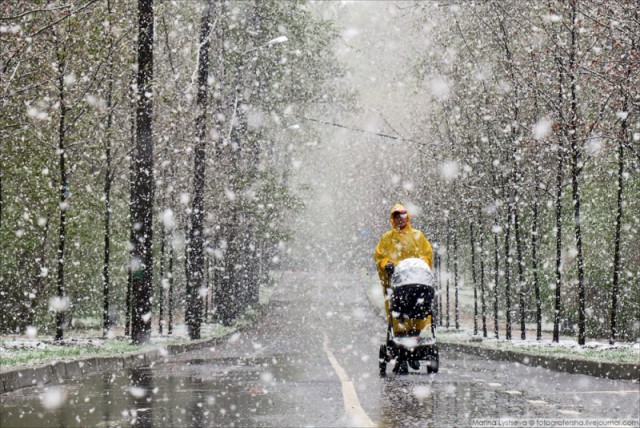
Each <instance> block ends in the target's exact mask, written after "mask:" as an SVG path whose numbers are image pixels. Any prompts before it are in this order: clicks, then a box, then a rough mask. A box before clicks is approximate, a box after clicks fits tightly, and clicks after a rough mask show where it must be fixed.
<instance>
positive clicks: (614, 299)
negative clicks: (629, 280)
mask: <svg viewBox="0 0 640 428" xmlns="http://www.w3.org/2000/svg"><path fill="white" fill-rule="evenodd" d="M627 55H628V54H627ZM630 74H631V67H630V66H627V79H628V78H629V77H630ZM622 105H623V107H622V110H623V111H624V112H627V109H628V108H629V96H628V95H627V93H626V92H625V96H624V102H623V104H622ZM628 127H629V124H628V122H627V116H625V118H624V119H623V120H622V124H621V129H620V138H619V144H618V195H617V202H618V203H617V205H616V232H615V236H614V238H613V242H614V250H613V283H612V284H611V335H610V336H609V343H610V344H611V345H613V344H614V343H615V341H616V339H617V335H618V331H617V329H618V324H617V318H616V316H617V313H618V292H619V291H618V290H619V287H620V270H621V268H620V256H621V255H620V233H621V229H622V206H623V202H622V188H623V185H624V146H625V144H627V130H628Z"/></svg>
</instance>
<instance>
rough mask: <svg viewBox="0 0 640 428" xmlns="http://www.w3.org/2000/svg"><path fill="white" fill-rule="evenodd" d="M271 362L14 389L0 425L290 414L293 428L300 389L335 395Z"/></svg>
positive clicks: (181, 367) (239, 420)
mask: <svg viewBox="0 0 640 428" xmlns="http://www.w3.org/2000/svg"><path fill="white" fill-rule="evenodd" d="M275 358H277V361H278V364H277V365H275V366H274V365H273V364H272V361H273V359H274V356H270V357H265V358H239V359H238V358H235V359H234V358H224V359H218V360H215V359H212V360H206V359H194V360H190V361H180V362H179V363H173V362H170V363H167V364H160V365H158V366H156V367H154V368H140V369H131V370H121V371H118V372H115V373H104V374H101V375H94V376H91V377H88V378H86V379H85V380H84V381H79V382H68V383H66V384H63V385H55V386H54V385H45V386H43V387H36V388H29V389H25V390H21V391H16V392H13V393H10V394H6V395H4V396H3V397H2V411H1V412H0V426H1V427H3V428H5V427H38V426H53V427H58V426H101V427H107V426H130V425H133V426H141V427H152V426H155V427H165V426H191V427H200V426H231V425H235V426H274V425H276V424H278V423H279V422H280V423H282V421H283V415H284V421H285V422H286V421H287V416H286V415H287V414H290V413H292V414H293V415H294V416H293V417H294V419H291V416H289V418H290V419H289V421H290V422H291V423H292V424H293V425H296V424H298V425H299V424H300V423H301V421H297V420H295V411H296V405H297V404H296V403H300V401H301V400H303V399H305V398H304V397H300V389H301V388H300V387H301V386H302V389H303V390H308V392H309V396H310V397H312V396H315V397H323V396H324V397H326V396H333V395H335V394H336V392H338V391H334V390H336V389H338V388H339V385H338V384H337V383H322V382H319V383H314V382H308V381H307V382H306V383H305V382H304V381H303V380H302V379H301V377H300V376H299V375H297V373H296V372H295V370H299V366H297V367H298V369H294V368H293V367H294V366H293V365H292V364H288V363H287V362H288V361H290V360H291V359H296V360H297V359H298V358H300V357H299V356H292V355H278V356H275ZM298 379H300V382H298ZM294 392H295V393H296V394H297V395H298V397H296V396H294ZM338 393H339V392H338ZM303 395H304V394H303ZM307 399H310V398H307ZM315 400H316V401H318V417H320V416H321V414H322V410H323V405H322V398H320V399H318V398H316V399H315Z"/></svg>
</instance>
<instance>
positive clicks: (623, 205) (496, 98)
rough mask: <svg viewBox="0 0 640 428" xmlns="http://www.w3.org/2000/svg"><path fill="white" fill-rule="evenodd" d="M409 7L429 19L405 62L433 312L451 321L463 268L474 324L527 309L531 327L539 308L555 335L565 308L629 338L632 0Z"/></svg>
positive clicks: (504, 321)
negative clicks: (435, 297)
mask: <svg viewBox="0 0 640 428" xmlns="http://www.w3.org/2000/svg"><path fill="white" fill-rule="evenodd" d="M418 9H419V10H420V11H421V12H422V13H423V15H419V16H420V17H419V18H418V19H416V22H417V23H418V25H421V26H424V25H425V22H428V23H432V22H436V24H435V26H436V27H437V28H438V30H439V31H437V32H434V34H435V35H434V37H433V39H432V40H430V43H429V45H428V48H427V49H426V50H425V52H424V53H423V54H421V55H420V57H419V60H418V61H417V63H416V66H415V70H416V72H417V74H418V77H419V81H420V82H421V86H420V87H421V90H423V91H425V92H428V93H430V94H431V99H432V101H433V105H434V108H433V109H432V110H431V111H430V112H429V114H428V117H426V118H425V119H426V120H425V121H424V122H421V123H415V124H414V126H415V127H416V128H415V129H419V130H420V133H416V135H430V136H432V140H431V141H421V140H420V138H418V137H416V138H412V140H413V141H414V143H413V144H414V147H415V149H416V150H418V151H420V152H421V155H420V156H419V160H418V161H416V164H417V165H418V166H417V167H418V168H420V169H421V171H422V176H423V177H425V183H426V184H428V186H427V185H425V187H424V188H423V189H420V191H419V196H418V197H417V198H416V197H415V195H413V196H412V197H413V198H414V200H421V201H422V203H421V204H420V205H421V206H422V207H423V208H424V212H432V213H433V214H434V216H433V217H432V218H429V219H428V220H427V221H428V225H427V226H426V228H427V230H429V231H430V235H431V237H432V238H433V239H434V241H436V247H437V248H438V255H439V257H436V259H437V265H438V266H439V267H438V269H439V272H441V277H440V281H441V287H442V289H443V292H442V293H441V294H440V296H441V297H440V304H439V306H440V309H441V314H442V317H441V318H440V322H444V323H446V325H449V323H450V310H454V311H455V313H454V318H455V326H456V327H458V325H459V300H458V292H459V289H460V287H462V285H463V284H464V283H466V284H471V287H472V289H473V302H474V307H473V312H474V325H475V330H476V332H478V331H479V330H480V329H481V330H482V332H483V334H484V336H487V335H488V331H487V330H488V329H489V328H490V322H491V321H493V330H494V335H495V337H498V336H499V331H500V328H499V326H500V325H503V326H504V327H502V328H503V331H504V333H505V336H506V338H507V339H511V338H512V329H513V328H519V330H520V337H521V338H522V339H525V338H526V326H525V324H526V323H528V322H534V321H535V323H536V325H537V327H536V330H537V332H536V337H537V338H538V339H540V338H541V335H542V326H543V322H544V321H545V320H549V321H550V322H552V323H553V340H554V341H558V340H559V335H560V332H561V331H562V328H563V323H564V324H565V327H566V328H571V326H573V325H574V324H575V325H576V335H577V340H578V343H579V344H585V341H586V339H587V337H588V336H590V337H602V336H608V337H609V339H610V341H611V342H612V343H613V342H614V341H615V340H616V339H618V338H626V339H634V338H637V337H638V335H639V331H640V329H639V328H638V326H639V325H640V318H639V315H638V314H639V313H640V308H639V306H638V305H639V302H640V287H639V286H638V284H640V270H639V266H640V246H639V244H638V242H639V240H638V235H637V233H638V230H639V229H640V228H639V227H638V226H639V225H640V217H639V215H640V198H638V197H637V195H638V194H640V192H639V191H640V177H639V172H640V119H639V118H640V116H639V113H640V94H639V93H638V88H640V51H639V43H640V19H639V15H638V8H637V4H636V2H634V1H627V0H617V1H609V2H600V1H592V0H570V1H559V0H558V1H555V0H550V1H547V2H521V1H484V2H472V3H469V4H466V5H465V6H464V7H460V6H455V5H454V6H450V7H446V8H442V7H440V8H438V7H437V6H434V5H433V4H425V5H420V6H419V7H417V9H416V10H418ZM443 22H446V23H448V25H446V26H445V25H442V23H443ZM434 182H437V183H440V186H438V190H437V191H434V186H433V183H434ZM436 207H437V208H436ZM450 288H452V289H453V291H452V293H453V292H454V293H455V296H453V295H452V296H450ZM465 288H466V287H465ZM443 299H444V302H443ZM450 299H451V300H452V301H454V305H453V306H454V308H452V309H450V306H449V301H450ZM514 324H515V325H517V327H515V326H514Z"/></svg>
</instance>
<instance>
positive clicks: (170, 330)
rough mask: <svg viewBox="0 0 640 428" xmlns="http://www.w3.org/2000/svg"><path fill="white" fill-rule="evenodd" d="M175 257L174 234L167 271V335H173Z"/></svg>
mask: <svg viewBox="0 0 640 428" xmlns="http://www.w3.org/2000/svg"><path fill="white" fill-rule="evenodd" d="M174 257H175V251H174V249H173V232H172V233H171V236H170V240H169V268H168V270H167V277H168V279H169V291H168V296H167V298H168V300H169V301H168V302H167V310H168V311H169V319H168V324H167V334H171V333H173V259H174Z"/></svg>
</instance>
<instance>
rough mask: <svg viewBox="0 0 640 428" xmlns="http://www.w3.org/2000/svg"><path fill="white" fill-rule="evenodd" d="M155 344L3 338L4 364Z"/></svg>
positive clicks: (0, 346) (116, 352)
mask: <svg viewBox="0 0 640 428" xmlns="http://www.w3.org/2000/svg"><path fill="white" fill-rule="evenodd" d="M152 346H153V345H144V346H143V345H132V344H131V343H130V342H129V341H126V340H122V339H105V340H100V339H77V340H66V341H63V342H61V343H55V342H54V341H53V340H51V339H45V338H40V339H37V338H36V339H22V338H16V339H8V340H7V339H3V340H2V341H0V366H2V370H6V369H8V368H11V367H13V366H19V365H20V366H22V365H33V364H40V363H49V362H53V361H58V360H65V359H76V358H79V357H83V358H84V357H97V356H115V355H121V354H122V353H124V352H131V351H137V350H140V349H142V348H145V347H147V348H149V347H152Z"/></svg>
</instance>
